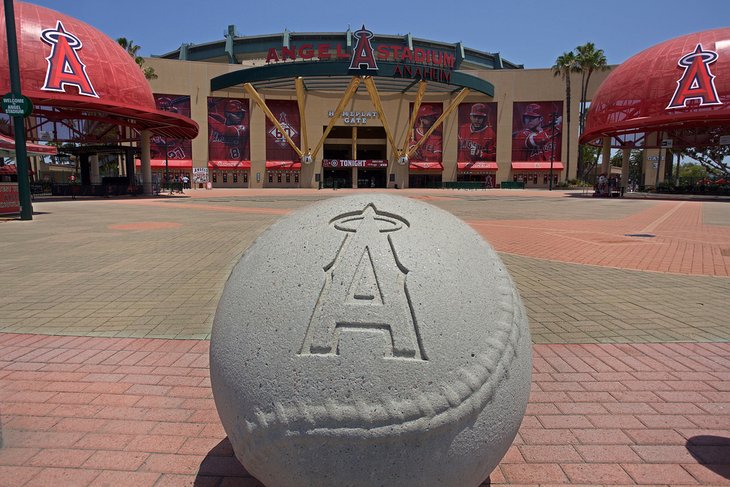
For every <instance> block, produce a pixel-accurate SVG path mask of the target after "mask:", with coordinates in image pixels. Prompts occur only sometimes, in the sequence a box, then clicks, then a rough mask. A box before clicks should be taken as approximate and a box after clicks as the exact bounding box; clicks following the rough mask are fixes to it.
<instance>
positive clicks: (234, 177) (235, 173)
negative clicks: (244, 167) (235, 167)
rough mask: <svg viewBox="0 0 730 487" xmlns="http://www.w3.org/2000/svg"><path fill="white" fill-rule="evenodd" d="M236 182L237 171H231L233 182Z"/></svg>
mask: <svg viewBox="0 0 730 487" xmlns="http://www.w3.org/2000/svg"><path fill="white" fill-rule="evenodd" d="M237 182H238V171H233V184H236V183H237Z"/></svg>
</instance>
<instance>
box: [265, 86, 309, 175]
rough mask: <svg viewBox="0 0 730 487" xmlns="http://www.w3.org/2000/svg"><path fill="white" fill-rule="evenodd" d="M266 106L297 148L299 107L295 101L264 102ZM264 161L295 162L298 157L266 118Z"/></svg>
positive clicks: (297, 160) (298, 143)
mask: <svg viewBox="0 0 730 487" xmlns="http://www.w3.org/2000/svg"><path fill="white" fill-rule="evenodd" d="M266 106H268V107H269V110H271V113H273V114H274V116H275V117H276V119H277V120H278V121H279V123H280V124H281V126H282V128H283V129H284V130H285V131H286V133H287V134H288V135H289V137H290V138H291V140H292V141H294V144H296V146H297V147H299V145H300V142H299V131H300V130H301V129H300V126H299V106H298V105H297V102H296V100H266ZM266 160H267V161H296V162H299V155H298V154H297V153H296V151H295V150H294V149H292V148H291V146H290V145H289V144H288V143H287V141H286V139H285V138H284V136H283V135H282V134H281V132H279V129H277V128H276V126H275V125H274V124H273V122H272V121H271V120H269V119H268V117H267V118H266Z"/></svg>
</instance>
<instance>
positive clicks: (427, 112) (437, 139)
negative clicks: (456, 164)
mask: <svg viewBox="0 0 730 487" xmlns="http://www.w3.org/2000/svg"><path fill="white" fill-rule="evenodd" d="M443 112H444V108H443V105H442V104H441V103H422V104H421V106H420V107H419V108H418V115H417V116H416V123H415V125H413V131H412V132H411V140H410V142H409V146H410V147H413V146H414V145H415V144H417V143H418V141H420V140H421V139H422V138H423V136H424V135H425V134H426V132H428V130H429V129H430V128H431V126H432V125H433V123H434V122H435V121H436V120H437V119H438V118H439V117H440V116H441V114H442V113H443ZM410 113H411V114H412V113H413V103H411V108H410ZM442 152H443V141H442V137H441V127H438V128H437V129H436V130H434V131H433V133H432V134H431V135H430V136H429V137H428V139H427V140H426V141H425V142H424V143H423V144H421V146H420V147H419V148H418V150H417V151H416V153H415V154H413V156H412V157H411V161H414V162H415V161H419V162H441V155H442Z"/></svg>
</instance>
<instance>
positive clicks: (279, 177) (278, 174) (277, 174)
mask: <svg viewBox="0 0 730 487" xmlns="http://www.w3.org/2000/svg"><path fill="white" fill-rule="evenodd" d="M276 182H277V183H281V173H280V172H279V173H276Z"/></svg>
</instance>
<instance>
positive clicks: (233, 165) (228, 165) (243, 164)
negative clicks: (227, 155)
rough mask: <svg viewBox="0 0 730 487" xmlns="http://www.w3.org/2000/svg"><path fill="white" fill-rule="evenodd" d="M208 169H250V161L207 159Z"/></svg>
mask: <svg viewBox="0 0 730 487" xmlns="http://www.w3.org/2000/svg"><path fill="white" fill-rule="evenodd" d="M208 169H251V161H208Z"/></svg>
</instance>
